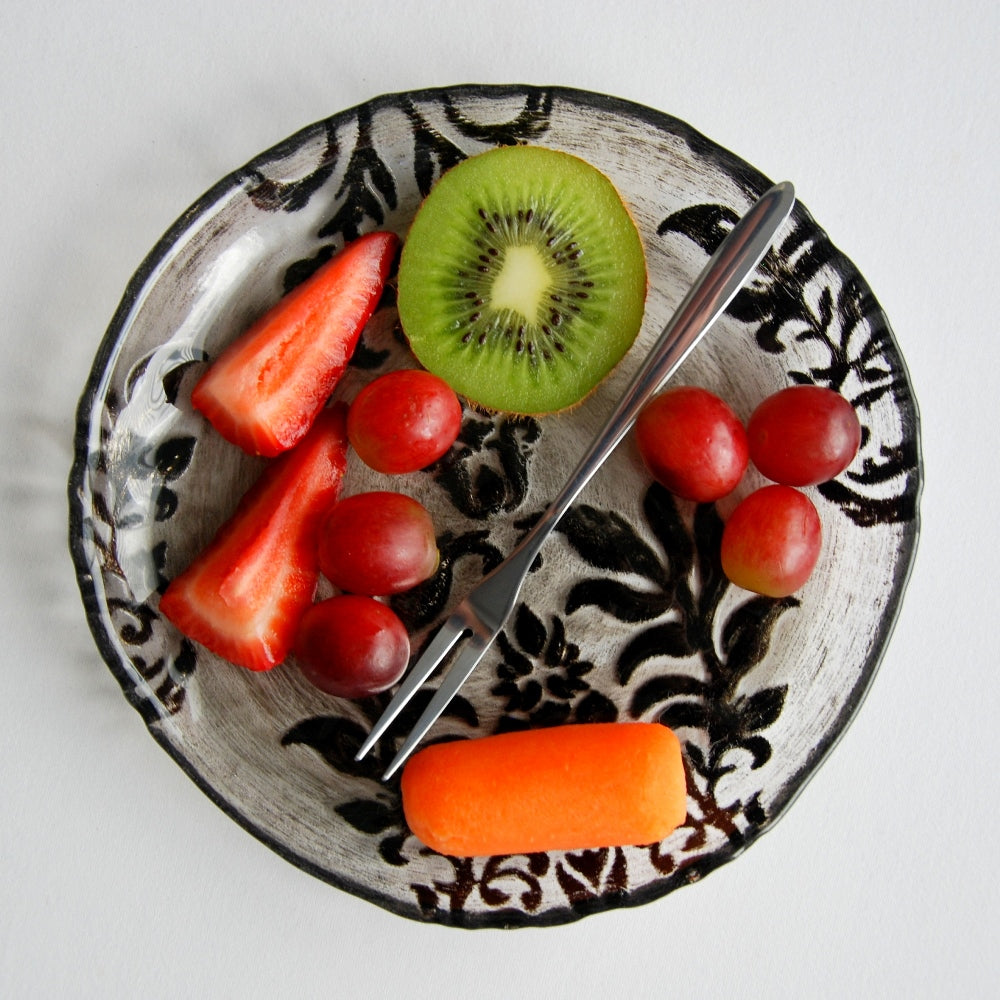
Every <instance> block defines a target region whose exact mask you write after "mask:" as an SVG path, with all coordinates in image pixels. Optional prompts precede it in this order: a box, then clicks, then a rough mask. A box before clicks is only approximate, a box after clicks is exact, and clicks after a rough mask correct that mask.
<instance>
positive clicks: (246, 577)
mask: <svg viewBox="0 0 1000 1000" xmlns="http://www.w3.org/2000/svg"><path fill="white" fill-rule="evenodd" d="M346 466H347V431H346V408H345V407H343V406H339V405H338V406H335V407H332V408H329V409H324V410H323V411H322V412H321V413H320V414H319V416H318V417H317V418H316V420H315V422H314V423H313V426H312V428H311V429H310V430H309V432H308V434H307V435H306V436H305V437H304V438H303V439H302V441H300V442H299V444H297V445H296V446H295V448H293V449H292V450H290V451H288V452H286V453H285V454H284V455H281V456H280V457H279V458H277V459H275V460H274V461H273V462H272V463H271V464H270V465H269V466H268V467H267V468H266V469H265V471H264V473H263V475H262V476H261V478H260V479H259V480H258V481H257V482H256V483H255V484H254V486H252V487H251V488H250V490H249V491H248V492H247V494H246V495H245V496H244V497H243V499H242V500H241V501H240V503H239V506H238V507H237V509H236V512H235V513H234V514H233V516H232V517H231V518H230V519H229V520H228V521H226V523H225V524H223V526H222V527H221V528H220V529H219V531H218V533H217V534H216V536H215V538H214V539H213V540H212V542H210V543H209V545H208V547H207V548H206V549H205V550H204V551H203V552H202V553H201V554H200V555H198V556H197V557H196V558H195V560H194V562H193V563H192V564H191V565H190V566H189V567H188V568H187V569H186V570H185V571H184V572H183V573H181V574H180V575H179V576H177V577H175V578H174V580H172V581H171V583H170V584H169V585H168V586H167V589H166V590H165V591H164V593H163V596H162V597H161V598H160V610H161V611H162V612H163V614H164V615H166V617H167V618H169V619H170V621H172V622H173V623H174V624H175V625H176V626H177V627H178V628H179V629H180V630H181V631H182V632H183V633H184V634H185V635H187V636H189V637H190V638H192V639H194V640H196V641H197V642H200V643H201V644H202V645H203V646H206V647H208V649H210V650H211V651H212V652H213V653H217V654H218V655H219V656H221V657H222V658H223V659H226V660H229V661H230V662H232V663H238V664H239V665H240V666H243V667H247V668H248V669H250V670H269V669H270V668H271V667H273V666H275V665H276V664H278V663H281V661H282V660H284V658H285V656H286V655H287V654H288V651H289V649H290V648H291V645H292V642H293V640H294V637H295V632H296V629H297V627H298V623H299V619H300V618H301V616H302V614H303V613H304V612H305V610H306V608H308V607H309V605H310V604H311V602H312V600H313V597H314V595H315V592H316V585H317V581H318V579H319V568H318V555H317V553H318V535H319V529H320V525H321V524H322V521H323V517H324V515H325V514H326V513H327V511H329V509H330V508H331V507H332V506H333V504H334V503H335V502H336V500H337V496H338V495H339V492H340V485H341V480H342V479H343V475H344V470H345V468H346Z"/></svg>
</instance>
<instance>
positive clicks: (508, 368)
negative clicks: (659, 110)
mask: <svg viewBox="0 0 1000 1000" xmlns="http://www.w3.org/2000/svg"><path fill="white" fill-rule="evenodd" d="M645 301H646V260H645V254H644V252H643V246H642V240H641V239H640V237H639V233H638V230H637V229H636V226H635V223H634V221H633V220H632V217H631V215H630V214H629V211H628V209H627V208H626V206H625V204H624V203H623V202H622V199H621V197H620V196H619V194H618V192H617V191H616V190H615V188H614V186H613V185H612V183H611V181H610V180H609V179H608V178H607V177H606V176H605V175H604V174H602V173H601V172H600V171H599V170H597V169H596V168H595V167H593V166H591V165H590V164H588V163H586V162H585V161H584V160H581V159H580V158H579V157H576V156H572V155H571V154H569V153H563V152H560V151H557V150H553V149H547V148H544V147H540V146H509V147H502V148H499V149H494V150H490V151H489V152H486V153H481V154H479V155H478V156H473V157H470V158H469V159H467V160H465V161H463V162H462V163H460V164H458V166H456V167H453V168H452V169H451V170H449V171H448V172H447V173H446V174H444V176H443V177H442V178H441V179H440V181H439V182H438V183H437V184H436V185H435V186H434V188H433V189H432V190H431V193H430V194H429V195H428V196H427V198H426V199H425V201H424V203H423V205H422V206H421V207H420V209H419V211H418V212H417V215H416V217H415V219H414V221H413V225H412V227H411V228H410V232H409V235H408V237H407V239H406V243H405V245H404V247H403V252H402V256H401V259H400V268H399V294H398V306H399V316H400V322H401V324H402V327H403V332H404V333H405V334H406V336H407V339H408V340H409V342H410V347H411V348H412V350H413V352H414V354H415V355H416V356H417V359H418V360H419V361H420V362H421V364H422V365H424V367H426V368H427V369H429V370H430V371H432V372H434V373H435V374H436V375H438V376H440V377H441V378H443V379H444V380H445V381H446V382H448V383H449V385H451V387H452V388H453V389H454V390H455V391H456V392H458V393H459V394H461V395H463V396H465V397H466V398H467V399H468V400H469V401H470V402H472V403H474V404H477V405H479V406H481V407H483V408H485V409H488V410H499V411H507V412H512V413H522V414H541V413H550V412H555V411H557V410H562V409H565V408H567V407H569V406H572V405H574V404H575V403H577V402H579V401H580V400H581V399H583V398H584V397H585V396H586V395H587V394H588V393H589V392H590V391H591V390H592V389H593V388H594V387H595V386H596V385H597V384H598V383H599V382H600V381H601V380H602V379H603V378H604V377H605V376H606V375H607V374H608V373H609V372H610V371H611V370H612V369H613V368H614V367H615V365H616V364H617V363H618V362H619V361H620V360H621V358H622V357H623V356H624V354H625V352H626V351H627V350H628V349H629V347H630V346H631V345H632V343H633V342H634V340H635V338H636V335H637V334H638V332H639V327H640V326H641V324H642V316H643V310H644V307H645Z"/></svg>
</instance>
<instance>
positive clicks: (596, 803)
mask: <svg viewBox="0 0 1000 1000" xmlns="http://www.w3.org/2000/svg"><path fill="white" fill-rule="evenodd" d="M402 792H403V811H404V814H405V816H406V821H407V823H408V824H409V827H410V829H411V830H412V831H413V833H414V834H415V835H416V836H417V837H418V838H419V839H420V840H421V841H423V843H425V844H426V845H427V846H428V847H431V848H433V849H434V850H436V851H439V852H440V853H442V854H449V855H453V856H458V857H471V856H475V855H485V854H527V853H531V852H534V851H554V850H583V849H585V848H597V847H618V846H625V845H628V844H651V843H654V842H657V841H660V840H662V839H663V838H664V837H665V836H666V835H667V834H668V833H670V831H671V830H673V829H674V828H675V827H677V826H679V825H680V824H681V823H682V822H683V821H684V818H685V816H686V815H687V789H686V784H685V777H684V764H683V761H682V759H681V749H680V743H679V741H678V739H677V737H676V736H675V735H674V734H673V732H672V731H671V730H669V729H668V728H667V727H666V726H662V725H659V724H657V723H648V722H602V723H581V724H579V725H566V726H555V727H553V728H549V729H533V730H528V731H525V732H516V733H503V734H499V735H495V736H487V737H483V738H482V739H474V740H460V741H456V742H452V743H438V744H433V745H431V746H429V747H426V748H424V749H423V750H421V751H419V752H418V753H416V754H414V756H413V757H411V758H410V760H409V761H408V762H407V764H406V767H405V768H404V770H403V777H402Z"/></svg>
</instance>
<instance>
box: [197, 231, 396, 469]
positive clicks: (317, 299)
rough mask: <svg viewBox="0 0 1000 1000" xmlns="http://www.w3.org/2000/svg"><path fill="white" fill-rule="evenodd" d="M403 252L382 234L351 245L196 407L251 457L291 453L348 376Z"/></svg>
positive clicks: (251, 336) (276, 314)
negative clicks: (396, 259)
mask: <svg viewBox="0 0 1000 1000" xmlns="http://www.w3.org/2000/svg"><path fill="white" fill-rule="evenodd" d="M398 246H399V237H397V236H396V234H395V233H383V232H379V233H368V234H367V235H365V236H361V237H359V238H358V239H356V240H354V241H352V242H351V243H348V244H347V246H346V247H344V249H343V250H341V252H340V253H339V254H337V256H335V257H334V258H333V259H332V260H330V261H329V262H327V263H326V264H324V265H323V266H322V267H321V268H320V269H319V270H318V271H316V272H315V273H314V274H313V275H312V276H311V277H309V278H307V279H306V280H305V281H304V282H302V284H301V285H298V286H297V287H296V288H294V289H293V290H292V291H291V292H289V293H288V294H287V295H286V296H285V297H284V298H282V299H280V300H279V301H278V302H277V303H276V304H275V305H274V306H273V307H272V308H271V309H270V310H268V312H266V313H265V314H264V315H263V316H261V318H260V319H258V320H257V321H256V322H255V323H254V324H253V325H252V326H251V327H250V328H249V329H248V330H247V331H246V332H245V333H244V334H243V335H242V336H240V337H239V338H237V339H236V340H235V341H233V343H232V344H230V345H229V347H227V348H226V349H225V350H224V351H223V352H222V354H220V355H219V357H218V358H217V359H216V360H215V362H214V363H213V364H212V365H211V367H210V368H209V369H208V371H207V372H206V373H205V374H204V375H203V376H202V377H201V379H200V380H199V382H198V383H197V385H195V387H194V391H193V392H192V393H191V402H192V403H193V405H194V407H195V409H197V410H200V411H201V412H202V413H204V414H205V416H206V417H207V418H208V419H209V421H210V422H211V423H212V425H213V426H214V427H215V429H216V430H217V431H218V432H219V433H220V434H221V435H222V436H223V437H224V438H226V440H227V441H231V442H232V443H233V444H236V445H239V446H240V447H241V448H242V449H243V450H244V451H246V452H249V453H250V454H251V455H265V456H268V457H273V456H274V455H278V454H280V453H281V452H283V451H286V450H287V449H289V448H291V447H292V446H293V445H294V444H295V443H296V442H297V441H299V440H300V439H301V438H302V437H303V436H304V435H305V433H306V431H308V430H309V427H310V426H311V424H312V422H313V420H315V419H316V415H317V414H318V413H319V412H320V410H321V409H322V408H323V406H324V405H325V404H326V401H327V399H328V398H329V397H330V393H331V392H332V391H333V388H334V386H335V385H336V384H337V382H338V381H339V380H340V377H341V376H342V375H343V373H344V369H345V368H346V367H347V363H348V361H350V359H351V355H352V354H353V353H354V349H355V347H357V343H358V338H359V337H360V336H361V331H362V329H363V328H364V325H365V324H366V323H367V322H368V320H369V318H370V317H371V314H372V312H374V310H375V307H376V306H377V305H378V301H379V298H380V297H381V295H382V289H383V288H384V286H385V279H386V277H387V276H388V273H389V269H390V267H391V265H392V262H393V259H394V257H395V254H396V250H397V248H398Z"/></svg>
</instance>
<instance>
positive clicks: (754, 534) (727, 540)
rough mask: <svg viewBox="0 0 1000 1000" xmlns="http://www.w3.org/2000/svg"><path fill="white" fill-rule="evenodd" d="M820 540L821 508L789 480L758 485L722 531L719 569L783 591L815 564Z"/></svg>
mask: <svg viewBox="0 0 1000 1000" xmlns="http://www.w3.org/2000/svg"><path fill="white" fill-rule="evenodd" d="M821 544H822V528H821V526H820V520H819V514H817V513H816V508H815V507H814V506H813V502H812V501H811V500H810V499H809V497H807V496H806V495H805V494H804V493H802V492H801V491H799V490H796V489H793V488H792V487H791V486H781V485H772V486H762V487H761V488H760V489H757V490H754V492H753V493H751V494H749V495H748V496H747V497H745V498H744V499H743V500H741V501H740V502H739V503H738V504H737V505H736V507H735V508H734V509H733V512H732V514H730V515H729V520H728V521H727V522H726V526H725V528H724V529H723V531H722V569H723V571H724V572H725V574H726V576H727V577H728V578H729V579H730V580H731V581H732V582H733V583H735V584H736V585H737V586H738V587H743V588H744V590H752V591H754V592H755V593H758V594H764V595H765V596H767V597H787V596H788V595H789V594H792V593H794V592H795V591H796V590H798V589H799V587H801V586H802V585H803V584H804V583H805V582H806V580H808V579H809V575H810V574H811V573H812V571H813V567H814V566H815V565H816V560H817V559H818V558H819V552H820V546H821Z"/></svg>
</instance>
